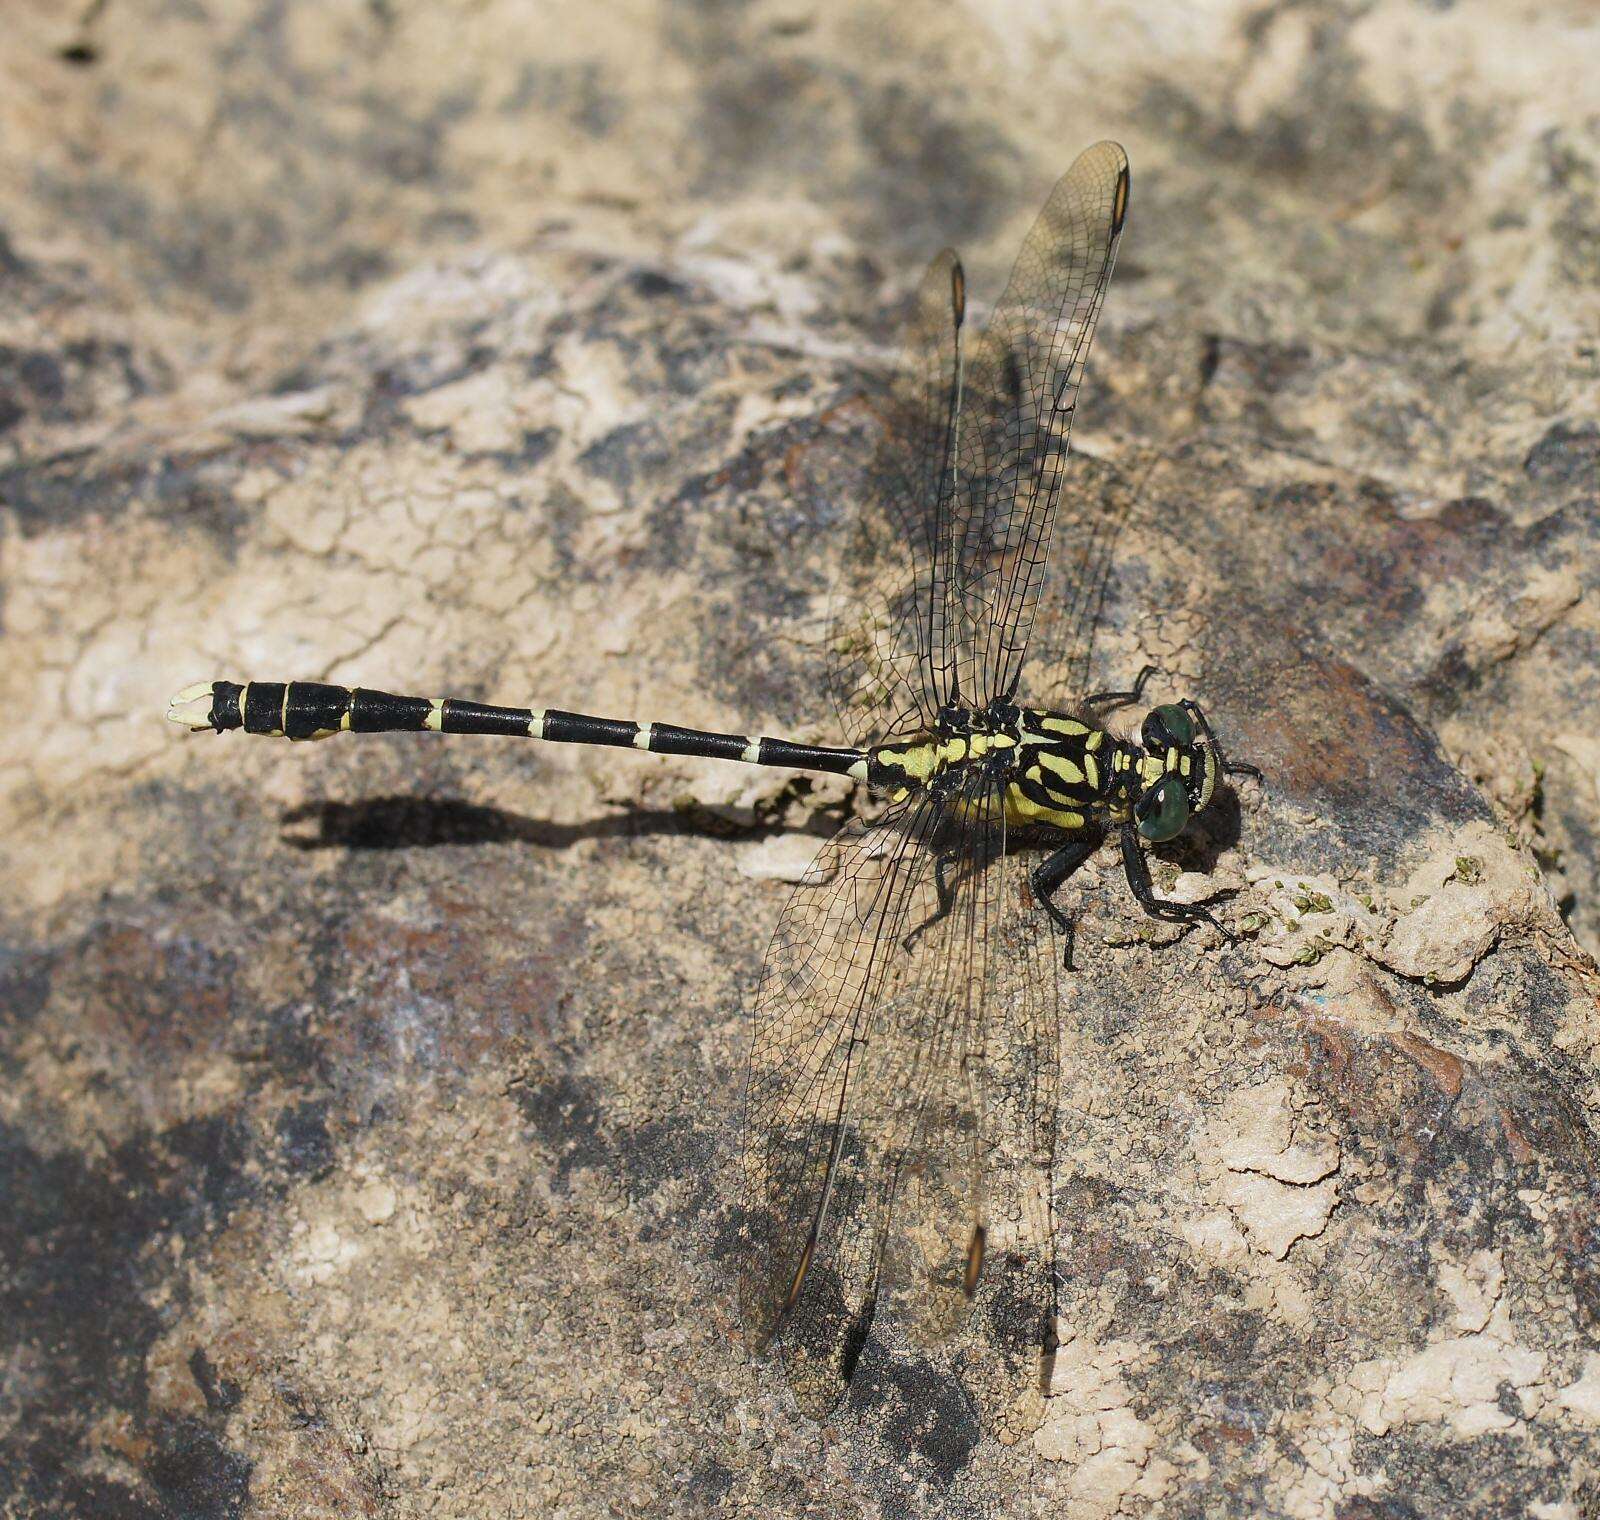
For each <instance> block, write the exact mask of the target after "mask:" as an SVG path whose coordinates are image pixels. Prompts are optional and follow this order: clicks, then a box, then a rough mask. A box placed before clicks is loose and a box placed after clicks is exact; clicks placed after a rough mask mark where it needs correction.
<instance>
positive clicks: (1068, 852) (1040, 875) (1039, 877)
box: [1028, 836, 1100, 971]
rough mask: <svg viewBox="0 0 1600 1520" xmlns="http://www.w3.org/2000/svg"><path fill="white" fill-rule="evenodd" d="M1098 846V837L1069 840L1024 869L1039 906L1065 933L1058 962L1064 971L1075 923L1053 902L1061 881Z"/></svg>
mask: <svg viewBox="0 0 1600 1520" xmlns="http://www.w3.org/2000/svg"><path fill="white" fill-rule="evenodd" d="M1099 848H1100V841H1099V840H1098V839H1096V838H1094V837H1092V836H1091V837H1089V838H1087V839H1073V840H1069V841H1068V842H1067V843H1066V844H1064V845H1062V846H1061V848H1060V849H1059V850H1057V851H1055V852H1054V853H1053V854H1050V855H1047V856H1045V858H1044V859H1043V860H1041V861H1040V862H1039V864H1038V865H1036V866H1035V867H1034V868H1033V870H1032V871H1030V872H1029V873H1028V885H1029V886H1030V887H1032V888H1033V895H1034V897H1035V899H1036V900H1037V901H1038V904H1039V906H1040V907H1041V908H1043V909H1044V911H1045V912H1046V913H1048V914H1049V915H1050V922H1051V923H1053V924H1054V925H1055V926H1056V929H1057V930H1058V931H1059V932H1060V933H1061V934H1064V935H1065V936H1066V940H1067V950H1066V954H1065V955H1064V956H1063V957H1062V964H1063V965H1064V966H1065V967H1066V968H1067V970H1068V971H1071V970H1072V942H1073V940H1074V938H1076V935H1077V928H1078V923H1077V920H1076V919H1074V918H1069V917H1068V916H1067V915H1066V914H1065V913H1063V912H1062V911H1061V909H1060V908H1058V907H1057V906H1056V902H1055V896H1056V893H1057V892H1059V891H1060V890H1061V886H1062V883H1064V882H1065V881H1066V879H1067V878H1068V877H1069V876H1070V875H1072V873H1073V872H1074V871H1076V870H1077V869H1078V867H1079V866H1081V865H1082V864H1083V863H1084V861H1086V860H1087V859H1088V858H1089V857H1090V856H1091V855H1093V854H1094V852H1095V851H1096V850H1097V849H1099Z"/></svg>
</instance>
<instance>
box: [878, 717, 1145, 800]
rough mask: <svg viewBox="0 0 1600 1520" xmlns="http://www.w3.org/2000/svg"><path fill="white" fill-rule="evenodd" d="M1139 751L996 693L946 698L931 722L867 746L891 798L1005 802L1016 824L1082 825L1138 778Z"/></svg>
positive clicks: (1076, 722) (1078, 723) (1076, 721)
mask: <svg viewBox="0 0 1600 1520" xmlns="http://www.w3.org/2000/svg"><path fill="white" fill-rule="evenodd" d="M1139 758H1140V756H1139V752H1138V750H1137V748H1136V747H1135V746H1133V745H1129V744H1125V743H1123V742H1122V741H1120V740H1117V739H1114V738H1112V737H1111V735H1109V734H1108V733H1106V732H1105V731H1104V730H1103V729H1099V728H1095V727H1093V726H1091V725H1090V724H1087V723H1084V722H1083V721H1082V720H1081V719H1078V718H1074V717H1071V716H1069V715H1068V714H1066V713H1059V712H1051V711H1049V710H1046V709H1043V708H1030V707H1018V706H1017V705H1016V704H1014V703H1010V702H993V703H991V704H990V705H989V706H988V707H986V708H981V709H977V710H971V709H966V708H954V707H947V708H945V709H944V710H943V711H942V712H940V714H939V719H938V722H937V723H936V724H935V726H934V727H933V728H932V729H930V730H927V731H925V732H923V733H920V734H916V735H913V736H912V737H910V738H908V739H904V740H899V741H896V742H893V743H889V744H881V745H877V746H875V747H874V748H873V749H872V750H870V751H869V753H868V768H867V779H868V782H869V783H870V784H871V785H872V786H873V787H874V788H875V789H876V790H879V791H882V792H886V793H888V795H889V796H890V797H891V798H894V799H897V800H898V799H902V798H905V797H907V796H910V795H912V794H914V793H917V792H924V791H931V792H933V793H935V794H936V795H941V796H943V797H945V798H947V799H948V800H950V801H952V802H954V803H957V804H958V805H960V806H962V807H963V809H964V810H968V811H977V812H985V813H993V812H995V811H996V810H998V809H1001V808H1003V810H1004V814H1005V818H1006V822H1007V823H1009V824H1010V825H1012V826H1013V827H1031V826H1039V827H1050V828H1058V829H1081V828H1083V827H1085V826H1086V825H1087V823H1088V822H1089V820H1090V818H1091V817H1092V816H1094V815H1097V814H1098V815H1104V814H1105V813H1106V812H1107V809H1108V807H1110V806H1114V805H1115V804H1116V803H1117V802H1118V801H1119V800H1120V798H1121V796H1122V794H1123V793H1124V792H1125V791H1126V789H1127V786H1128V784H1129V783H1130V782H1132V783H1133V785H1134V786H1135V787H1136V786H1137V780H1136V777H1137V775H1138V770H1137V767H1138V762H1139Z"/></svg>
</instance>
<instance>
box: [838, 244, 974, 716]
mask: <svg viewBox="0 0 1600 1520" xmlns="http://www.w3.org/2000/svg"><path fill="white" fill-rule="evenodd" d="M964 306H965V279H964V276H963V275H962V272H961V262H960V260H959V259H958V258H957V257H956V255H955V253H954V252H952V251H951V250H950V249H948V248H947V249H946V250H945V251H944V252H943V253H941V254H940V255H939V256H938V258H936V259H935V260H934V261H933V263H932V264H930V265H929V266H928V270H927V273H926V274H925V275H924V276H923V279H922V283H921V285H920V286H918V288H917V294H916V296H915V298H914V300H913V302H912V306H911V313H910V316H909V317H908V319H907V321H906V326H905V330H904V333H903V335H902V340H901V344H900V348H899V352H898V354H897V355H896V358H895V360H894V362H893V364H892V365H891V367H890V369H889V370H888V371H887V373H886V374H885V375H884V376H882V377H881V380H880V381H879V383H878V384H877V385H875V386H874V387H873V390H872V393H871V398H870V401H871V412H872V417H873V432H874V435H875V437H874V440H873V446H872V455H871V461H870V463H869V465H868V467H867V470H866V473H865V476H864V478H863V480H862V482H861V487H860V490H861V497H860V500H859V502H858V505H857V511H856V518H855V526H854V529H853V531H852V535H851V538H850V540H849V542H848V543H847V545H846V547H845V554H844V563H843V566H842V568H841V572H840V576H839V581H838V584H837V586H836V587H835V590H834V596H833V603H832V606H831V608H830V612H829V625H830V628H829V643H830V651H829V652H830V657H831V658H830V666H829V675H828V686H829V690H830V692H831V694H832V696H833V698H834V703H835V705H836V707H837V708H838V711H839V719H840V722H841V724H842V726H843V728H844V731H845V734H846V736H847V737H848V738H849V740H850V742H851V743H853V744H861V743H865V742H867V741H869V740H874V739H882V738H887V737H889V736H891V735H897V734H905V733H910V732H914V731H915V730H917V729H919V728H928V727H931V726H932V724H933V721H934V719H935V718H936V717H937V715H938V711H939V707H940V705H941V700H942V697H941V687H940V685H939V683H938V681H937V680H936V671H938V670H942V669H943V668H944V666H945V663H946V661H945V650H946V646H947V639H946V632H945V628H944V609H945V607H946V605H947V602H948V601H949V595H950V593H949V590H948V586H947V581H948V576H949V574H950V568H951V555H950V551H949V547H948V546H949V544H950V541H951V525H950V491H951V480H950V471H949V462H950V440H951V433H952V423H953V419H954V411H953V407H954V397H955V376H956V341H957V332H958V327H959V319H960V316H961V314H962V311H963V309H964Z"/></svg>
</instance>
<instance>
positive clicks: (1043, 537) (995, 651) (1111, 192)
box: [945, 142, 1129, 707]
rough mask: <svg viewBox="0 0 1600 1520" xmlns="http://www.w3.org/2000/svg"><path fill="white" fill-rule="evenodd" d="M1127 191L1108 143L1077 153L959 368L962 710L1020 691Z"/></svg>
mask: <svg viewBox="0 0 1600 1520" xmlns="http://www.w3.org/2000/svg"><path fill="white" fill-rule="evenodd" d="M1128 191H1129V177H1128V159H1127V155H1126V154H1125V153H1124V152H1123V151H1122V149H1121V148H1120V147H1118V146H1117V145H1116V144H1115V143H1111V142H1101V143H1096V144H1095V145H1094V146H1093V147H1092V148H1089V149H1087V150H1086V151H1085V152H1083V153H1082V154H1080V155H1079V157H1078V158H1077V160H1076V161H1075V162H1074V163H1073V165H1072V167H1071V168H1070V169H1068V170H1067V172H1066V174H1064V175H1063V176H1062V178H1061V179H1060V180H1059V181H1058V182H1057V184H1056V187H1055V189H1054V190H1053V191H1052V192H1051V194H1050V198H1049V199H1048V200H1047V201H1046V202H1045V206H1044V209H1043V210H1042V211H1041V212H1040V213H1039V217H1038V220H1037V221H1035V222H1034V224H1033V228H1032V230H1031V231H1030V232H1029V233H1028V236H1027V238H1026V239H1025V240H1024V242H1023V245H1022V251H1021V253H1019V254H1018V256H1017V262H1016V265H1015V267H1014V268H1013V270H1012V272H1011V280H1010V283H1009V284H1008V285H1007V286H1006V291H1005V294H1004V296H1002V297H1001V300H1000V303H999V304H998V305H997V306H996V307H995V309H994V312H993V314H992V315H991V317H990V319H989V325H988V328H987V330H986V331H985V333H984V335H983V337H982V339H981V340H980V341H979V342H977V343H975V344H972V345H971V346H970V349H971V351H970V356H969V357H968V359H967V360H966V362H965V363H964V365H963V374H962V377H961V402H960V405H959V407H958V409H957V419H956V425H955V428H954V430H953V439H952V458H953V474H954V477H955V492H954V498H953V503H952V507H951V510H950V512H949V514H948V515H949V516H950V518H951V521H952V535H953V544H954V555H955V560H956V563H955V566H954V567H953V569H952V571H951V580H952V584H953V586H954V588H955V590H956V591H957V593H958V596H959V614H958V617H956V616H953V617H952V619H951V622H952V625H954V624H955V623H956V622H957V621H959V628H957V627H956V626H952V627H951V629H950V631H949V636H948V637H947V651H946V653H947V659H948V661H949V669H948V674H947V676H946V678H945V679H946V681H947V685H946V687H945V690H946V692H947V694H954V695H958V696H959V699H960V701H961V703H962V704H963V705H965V706H968V707H982V706H984V705H985V704H987V703H988V702H989V701H991V700H993V699H994V698H997V697H1009V696H1011V695H1012V694H1013V693H1014V692H1015V691H1016V687H1017V681H1018V677H1019V676H1020V673H1021V669H1022V659H1023V654H1024V651H1025V649H1026V647H1027V642H1028V634H1029V630H1030V626H1031V623H1032V618H1033V612H1034V608H1035V605H1036V604H1037V601H1038V597H1039V590H1040V584H1041V581H1042V579H1043V575H1044V567H1045V561H1046V556H1047V555H1048V553H1049V550H1050V541H1051V527H1052V523H1053V521H1054V518H1055V515H1056V510H1057V504H1058V501H1059V498H1060V495H1061V483H1062V478H1063V472H1064V469H1065V466H1066V457H1067V446H1068V440H1069V436H1070V433H1071V429H1072V419H1073V414H1074V412H1075V410H1076V407H1077V401H1078V390H1079V386H1080V385H1081V383H1082V380H1083V371H1084V365H1085V363H1086V362H1087V360H1088V356H1089V347H1090V344H1091V342H1092V340H1093V337H1094V329H1095V323H1096V322H1097V320H1098V318H1099V315H1100V306H1101V303H1102V301H1103V299H1104V297H1105V291H1106V286H1107V284H1108V283H1109V281H1110V278H1111V269H1112V265H1113V263H1114V262H1115V259H1116V253H1117V244H1118V242H1119V240H1120V238H1121V234H1122V226H1123V220H1124V217H1125V216H1126V213H1127V205H1128ZM1069 547H1070V546H1069Z"/></svg>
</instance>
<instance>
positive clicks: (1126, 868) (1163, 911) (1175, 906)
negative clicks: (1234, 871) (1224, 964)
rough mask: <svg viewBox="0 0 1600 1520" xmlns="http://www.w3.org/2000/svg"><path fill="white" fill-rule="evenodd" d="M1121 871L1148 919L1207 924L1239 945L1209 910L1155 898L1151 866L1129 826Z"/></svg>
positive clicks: (1230, 941)
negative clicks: (1151, 880) (1151, 879)
mask: <svg viewBox="0 0 1600 1520" xmlns="http://www.w3.org/2000/svg"><path fill="white" fill-rule="evenodd" d="M1122 869H1123V872H1124V874H1125V875H1126V876H1127V878H1128V890H1129V891H1130V892H1132V893H1133V895H1134V896H1135V897H1136V898H1137V899H1138V901H1139V906H1140V907H1141V908H1143V909H1144V911H1145V912H1146V913H1148V914H1149V915H1150V916H1151V918H1159V919H1161V920H1163V921H1164V922H1166V923H1169V924H1184V923H1193V922H1196V921H1200V922H1204V923H1208V924H1210V925H1211V927H1212V928H1213V929H1215V930H1216V931H1217V933H1218V934H1220V935H1221V936H1222V937H1223V938H1224V939H1225V940H1227V941H1228V943H1229V944H1236V943H1237V942H1238V941H1237V937H1236V936H1235V935H1234V933H1233V931H1232V930H1231V929H1229V928H1227V927H1226V926H1225V925H1224V924H1222V923H1220V922H1219V921H1218V920H1217V918H1216V917H1215V916H1214V915H1213V914H1212V912H1211V910H1210V909H1209V908H1205V907H1202V906H1201V905H1200V904H1199V903H1180V902H1171V901H1169V900H1168V899H1167V898H1164V897H1157V896H1156V893H1155V888H1154V887H1153V886H1152V885H1151V882H1150V863H1149V862H1148V861H1147V860H1146V859H1145V857H1144V851H1143V850H1142V849H1141V848H1140V847H1139V831H1138V830H1137V829H1136V828H1135V827H1134V826H1133V825H1132V824H1126V825H1124V827H1123V829H1122Z"/></svg>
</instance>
